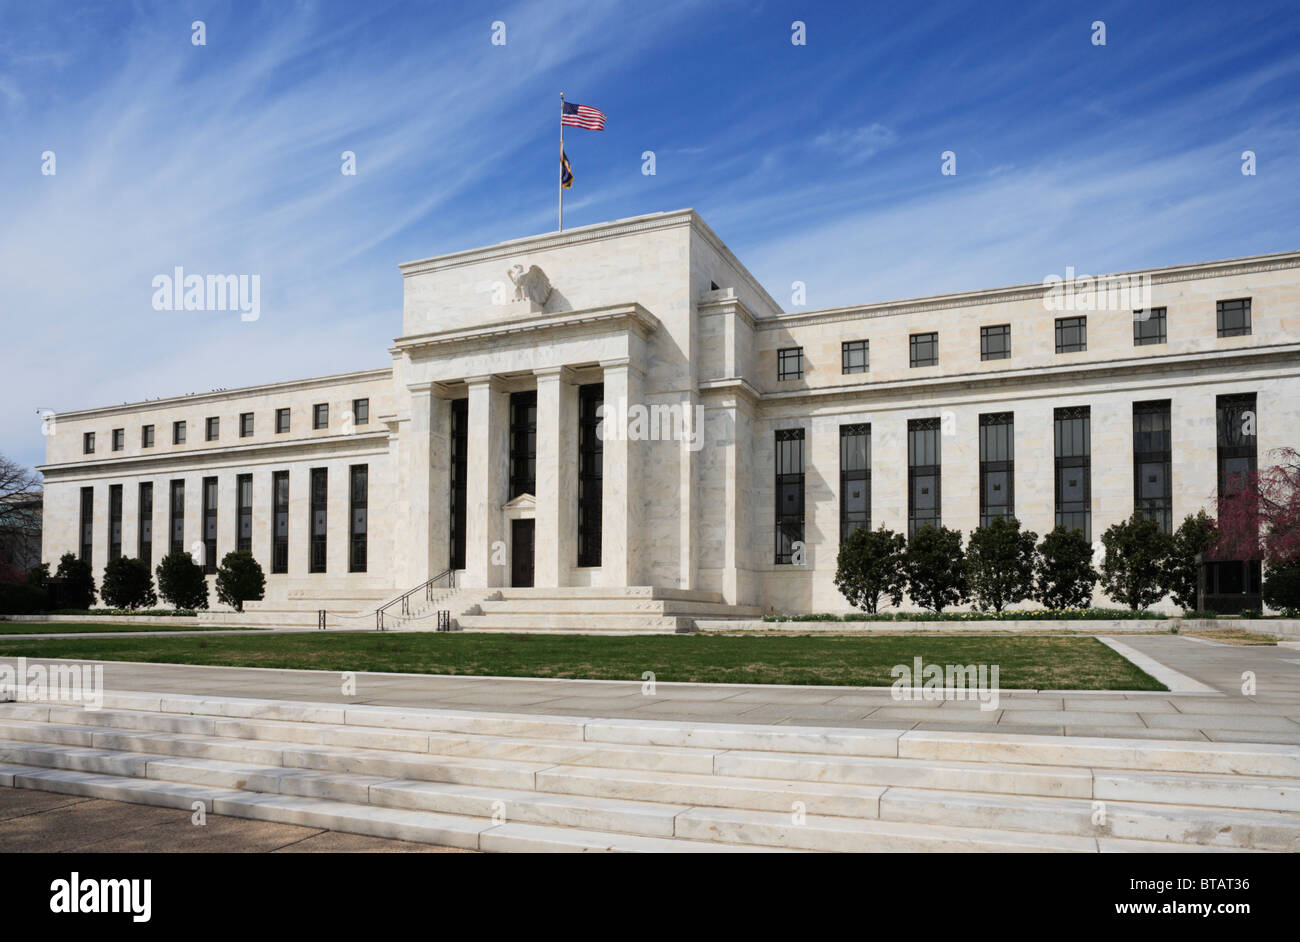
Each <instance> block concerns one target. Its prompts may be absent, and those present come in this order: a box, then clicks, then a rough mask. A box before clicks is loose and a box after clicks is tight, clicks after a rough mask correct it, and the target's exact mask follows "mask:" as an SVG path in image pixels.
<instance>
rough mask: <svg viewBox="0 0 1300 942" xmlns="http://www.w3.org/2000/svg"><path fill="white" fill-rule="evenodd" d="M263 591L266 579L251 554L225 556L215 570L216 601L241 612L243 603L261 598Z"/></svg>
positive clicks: (229, 554)
mask: <svg viewBox="0 0 1300 942" xmlns="http://www.w3.org/2000/svg"><path fill="white" fill-rule="evenodd" d="M265 590H266V577H265V576H264V575H262V567H261V565H259V564H258V562H257V560H256V559H254V558H253V554H252V553H250V552H248V550H239V551H236V552H233V553H227V554H226V558H225V559H223V560H222V561H221V566H220V568H219V569H217V601H219V602H224V603H225V604H226V605H229V606H231V607H232V608H234V610H235V611H237V612H242V611H243V610H244V603H245V602H247V601H250V600H257V599H260V598H262V594H263V592H264V591H265Z"/></svg>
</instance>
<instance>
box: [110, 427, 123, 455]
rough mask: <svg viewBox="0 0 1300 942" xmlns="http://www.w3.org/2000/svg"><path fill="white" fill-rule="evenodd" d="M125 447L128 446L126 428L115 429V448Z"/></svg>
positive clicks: (119, 449) (117, 449)
mask: <svg viewBox="0 0 1300 942" xmlns="http://www.w3.org/2000/svg"><path fill="white" fill-rule="evenodd" d="M125 447H126V429H124V428H115V429H113V450H114V451H121V450H122V449H123V448H125Z"/></svg>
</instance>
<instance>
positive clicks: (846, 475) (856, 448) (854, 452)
mask: <svg viewBox="0 0 1300 942" xmlns="http://www.w3.org/2000/svg"><path fill="white" fill-rule="evenodd" d="M855 439H861V441H855ZM859 465H860V467H859ZM853 487H859V488H861V489H862V493H861V494H860V495H859V496H860V498H861V506H862V509H861V510H857V509H850V507H851V506H856V505H851V504H850V501H851V500H856V498H854V497H851V496H850V489H851V488H853ZM861 529H867V530H870V529H871V423H870V422H854V423H851V424H848V425H841V426H840V542H841V543H843V542H844V541H845V540H846V539H848V538H849V536H850V535H851V534H852V533H853V532H854V531H856V530H861Z"/></svg>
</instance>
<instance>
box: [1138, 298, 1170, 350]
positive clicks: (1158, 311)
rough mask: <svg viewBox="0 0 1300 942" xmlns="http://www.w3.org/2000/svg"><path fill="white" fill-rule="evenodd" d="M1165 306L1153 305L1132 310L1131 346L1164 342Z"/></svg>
mask: <svg viewBox="0 0 1300 942" xmlns="http://www.w3.org/2000/svg"><path fill="white" fill-rule="evenodd" d="M1165 340H1166V337H1165V308H1162V307H1153V308H1148V309H1144V310H1141V311H1134V312H1133V346H1135V347H1145V346H1147V345H1148V344H1153V343H1164V342H1165Z"/></svg>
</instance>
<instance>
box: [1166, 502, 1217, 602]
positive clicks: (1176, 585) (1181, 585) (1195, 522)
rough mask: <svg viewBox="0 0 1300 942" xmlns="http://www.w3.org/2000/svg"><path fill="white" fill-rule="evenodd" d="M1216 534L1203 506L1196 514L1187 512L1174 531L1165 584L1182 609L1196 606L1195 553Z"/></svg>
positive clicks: (1211, 518)
mask: <svg viewBox="0 0 1300 942" xmlns="http://www.w3.org/2000/svg"><path fill="white" fill-rule="evenodd" d="M1218 536H1219V530H1218V528H1217V527H1216V526H1215V524H1214V518H1213V517H1211V516H1210V515H1209V514H1207V513H1206V512H1205V511H1204V510H1198V511H1197V512H1196V516H1192V515H1191V514H1188V515H1187V516H1186V517H1184V518H1183V522H1182V523H1180V524H1179V525H1178V529H1177V530H1175V531H1174V536H1173V546H1172V548H1171V549H1170V552H1169V565H1168V567H1167V572H1166V573H1165V584H1166V585H1167V586H1168V587H1169V594H1170V595H1172V596H1173V599H1174V603H1175V604H1177V605H1178V606H1179V607H1180V608H1181V609H1182V610H1183V611H1185V612H1190V611H1194V610H1195V609H1196V589H1197V583H1198V581H1199V580H1198V569H1199V567H1198V566H1197V563H1196V556H1197V554H1199V553H1204V552H1206V551H1207V550H1209V549H1210V548H1211V547H1212V546H1213V545H1214V543H1215V541H1216V540H1217V539H1218Z"/></svg>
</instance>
